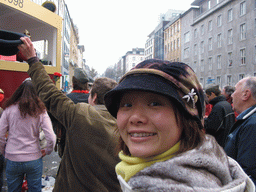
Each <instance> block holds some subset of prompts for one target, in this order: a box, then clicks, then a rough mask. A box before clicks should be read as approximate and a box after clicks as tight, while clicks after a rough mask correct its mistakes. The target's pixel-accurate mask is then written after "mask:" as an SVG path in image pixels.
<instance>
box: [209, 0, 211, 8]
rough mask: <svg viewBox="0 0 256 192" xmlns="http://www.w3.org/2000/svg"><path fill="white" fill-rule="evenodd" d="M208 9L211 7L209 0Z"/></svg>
mask: <svg viewBox="0 0 256 192" xmlns="http://www.w3.org/2000/svg"><path fill="white" fill-rule="evenodd" d="M208 9H211V1H210V0H209V1H208Z"/></svg>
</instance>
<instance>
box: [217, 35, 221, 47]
mask: <svg viewBox="0 0 256 192" xmlns="http://www.w3.org/2000/svg"><path fill="white" fill-rule="evenodd" d="M217 43H218V47H221V33H220V34H218V35H217Z"/></svg>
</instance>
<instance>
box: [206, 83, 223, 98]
mask: <svg viewBox="0 0 256 192" xmlns="http://www.w3.org/2000/svg"><path fill="white" fill-rule="evenodd" d="M205 93H206V96H207V98H208V101H209V102H210V101H211V100H212V99H214V98H215V97H218V96H220V94H221V91H220V88H219V85H213V86H210V87H208V88H207V89H206V90H205Z"/></svg>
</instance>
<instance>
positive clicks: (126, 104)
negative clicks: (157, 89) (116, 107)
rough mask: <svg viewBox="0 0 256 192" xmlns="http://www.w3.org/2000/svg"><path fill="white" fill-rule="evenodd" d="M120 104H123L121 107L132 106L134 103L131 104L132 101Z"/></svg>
mask: <svg viewBox="0 0 256 192" xmlns="http://www.w3.org/2000/svg"><path fill="white" fill-rule="evenodd" d="M120 106H121V107H131V106H132V104H130V103H123V104H121V105H120Z"/></svg>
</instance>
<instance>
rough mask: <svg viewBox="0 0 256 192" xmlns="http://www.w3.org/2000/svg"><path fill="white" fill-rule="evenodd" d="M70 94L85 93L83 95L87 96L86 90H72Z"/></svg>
mask: <svg viewBox="0 0 256 192" xmlns="http://www.w3.org/2000/svg"><path fill="white" fill-rule="evenodd" d="M71 93H85V94H88V93H89V91H88V90H73V91H72V92H71Z"/></svg>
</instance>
